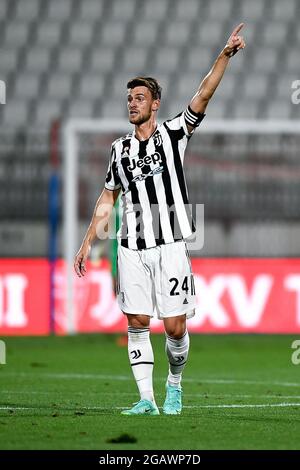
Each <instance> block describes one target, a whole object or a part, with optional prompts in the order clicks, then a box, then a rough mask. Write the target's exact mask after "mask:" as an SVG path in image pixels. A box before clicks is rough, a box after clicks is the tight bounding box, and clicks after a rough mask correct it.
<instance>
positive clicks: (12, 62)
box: [0, 48, 18, 78]
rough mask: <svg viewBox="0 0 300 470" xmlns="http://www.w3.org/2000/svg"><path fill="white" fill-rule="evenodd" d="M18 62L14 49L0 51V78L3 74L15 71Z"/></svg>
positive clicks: (16, 52)
mask: <svg viewBox="0 0 300 470" xmlns="http://www.w3.org/2000/svg"><path fill="white" fill-rule="evenodd" d="M17 61H18V51H17V50H16V49H14V48H5V49H3V50H2V51H1V62H0V70H1V78H3V77H2V76H3V74H5V75H6V74H7V73H8V72H11V71H13V70H15V69H16V67H17Z"/></svg>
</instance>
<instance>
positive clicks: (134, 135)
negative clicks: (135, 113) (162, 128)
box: [132, 123, 159, 143]
mask: <svg viewBox="0 0 300 470" xmlns="http://www.w3.org/2000/svg"><path fill="white" fill-rule="evenodd" d="M158 128H159V123H157V124H156V128H155V129H154V131H153V132H152V134H151V135H150V137H148V139H145V140H140V139H138V138H137V136H136V134H135V127H134V129H133V132H132V135H133V137H134V138H135V139H136V140H138V141H139V142H141V143H142V142H148V140H150V139H151V137H153V136H154V134H155V132H156V131H157V129H158Z"/></svg>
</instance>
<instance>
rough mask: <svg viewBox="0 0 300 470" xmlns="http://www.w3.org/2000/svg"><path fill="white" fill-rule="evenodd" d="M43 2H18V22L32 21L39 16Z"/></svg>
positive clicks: (28, 0) (27, 0)
mask: <svg viewBox="0 0 300 470" xmlns="http://www.w3.org/2000/svg"><path fill="white" fill-rule="evenodd" d="M40 6H41V2H39V1H38V0H26V1H25V2H24V1H22V0H18V1H17V5H16V15H15V16H16V18H17V19H18V20H27V21H31V20H34V19H36V18H37V17H38V16H39V11H40Z"/></svg>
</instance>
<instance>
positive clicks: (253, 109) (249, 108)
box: [232, 100, 260, 119]
mask: <svg viewBox="0 0 300 470" xmlns="http://www.w3.org/2000/svg"><path fill="white" fill-rule="evenodd" d="M232 117H233V118H234V119H257V118H259V117H260V116H259V103H257V102H255V101H253V100H248V101H246V100H243V101H238V102H235V103H234V105H233V113H232Z"/></svg>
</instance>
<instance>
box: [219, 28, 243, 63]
mask: <svg viewBox="0 0 300 470" xmlns="http://www.w3.org/2000/svg"><path fill="white" fill-rule="evenodd" d="M243 26H244V23H240V24H239V25H238V26H236V28H234V30H233V31H232V33H231V35H230V36H229V39H228V41H227V44H226V46H225V49H224V52H225V54H226V55H227V56H229V57H232V56H234V55H235V54H236V53H237V52H238V51H239V50H240V49H244V47H245V45H246V44H245V41H244V38H243V36H239V35H238V33H239V32H240V30H241V29H242V27H243Z"/></svg>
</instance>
